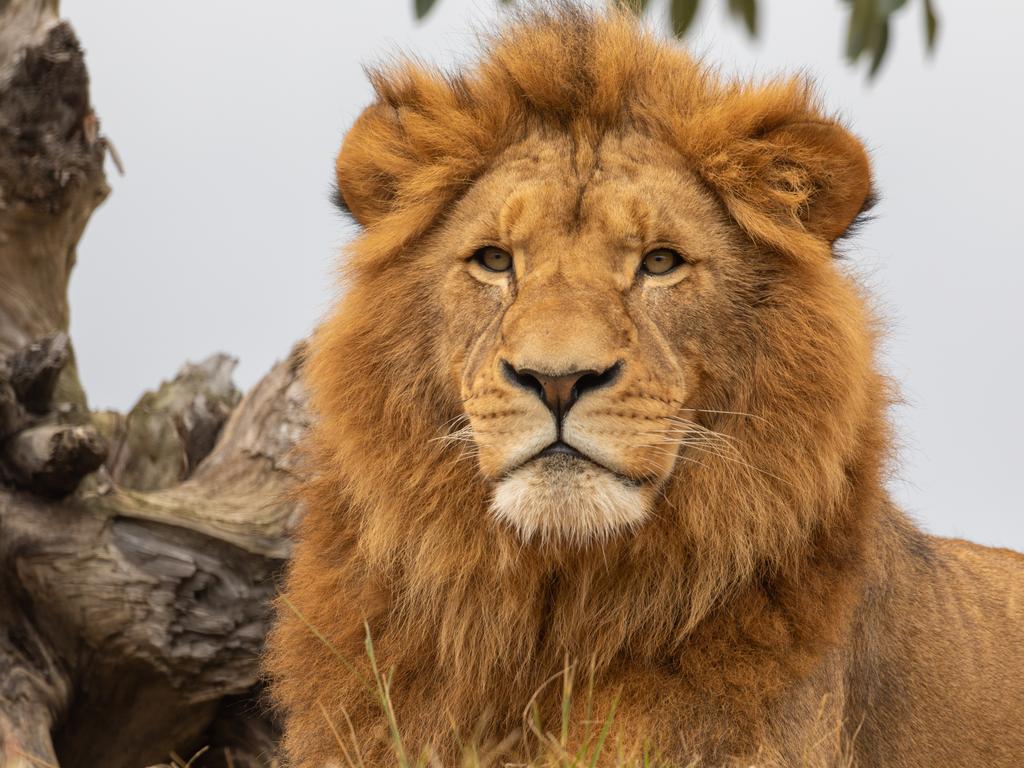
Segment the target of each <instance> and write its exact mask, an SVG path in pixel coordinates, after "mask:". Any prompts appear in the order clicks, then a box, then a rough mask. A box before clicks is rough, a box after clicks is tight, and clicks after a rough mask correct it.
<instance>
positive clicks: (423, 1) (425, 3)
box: [413, 0, 437, 19]
mask: <svg viewBox="0 0 1024 768" xmlns="http://www.w3.org/2000/svg"><path fill="white" fill-rule="evenodd" d="M436 2H437V0H414V5H413V7H414V9H415V11H416V18H417V19H422V18H423V17H424V16H426V15H427V14H428V13H430V9H431V8H433V7H434V3H436Z"/></svg>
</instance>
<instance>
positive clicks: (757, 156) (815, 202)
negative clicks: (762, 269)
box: [708, 120, 871, 255]
mask: <svg viewBox="0 0 1024 768" xmlns="http://www.w3.org/2000/svg"><path fill="white" fill-rule="evenodd" d="M723 156H724V157H727V158H728V161H727V162H726V163H723V166H721V167H719V168H717V169H714V168H712V169H709V170H710V171H711V178H709V179H708V181H709V182H710V183H711V184H712V186H714V187H716V188H717V189H718V190H719V192H720V194H721V195H722V197H723V199H724V201H725V203H726V206H727V207H728V208H729V210H730V212H731V213H732V214H733V216H734V217H735V218H736V220H737V222H739V224H740V225H741V226H742V227H743V228H744V229H746V230H747V232H748V233H749V234H750V235H751V236H752V237H753V238H754V239H755V240H759V241H761V242H764V243H766V244H767V245H769V246H772V247H774V248H776V249H777V250H781V251H783V252H788V253H791V254H794V255H797V254H799V253H807V252H808V251H817V252H822V251H823V250H826V249H827V251H828V252H831V246H832V243H834V242H835V241H836V240H837V239H838V238H840V237H841V236H842V235H843V234H845V233H846V231H847V230H848V229H849V228H850V225H851V224H852V223H853V222H854V220H855V219H856V218H857V216H858V214H860V213H861V212H862V211H863V210H865V208H866V207H868V205H869V201H870V199H871V166H870V163H869V161H868V155H867V152H866V151H865V150H864V147H863V145H862V144H861V143H860V141H858V140H857V139H856V138H855V137H854V136H853V135H852V134H851V133H850V132H849V131H847V130H846V129H845V128H843V127H842V126H841V125H839V124H838V123H834V122H826V121H816V120H800V121H794V122H790V123H786V124H784V125H782V126H780V127H777V128H774V129H772V130H770V131H767V132H765V133H763V134H761V135H759V136H757V137H753V138H747V139H744V140H742V141H740V142H737V144H736V145H734V146H733V147H732V148H730V150H728V151H726V152H725V153H723V155H720V157H723Z"/></svg>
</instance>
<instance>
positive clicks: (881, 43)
mask: <svg viewBox="0 0 1024 768" xmlns="http://www.w3.org/2000/svg"><path fill="white" fill-rule="evenodd" d="M873 37H874V40H873V41H872V52H873V55H872V57H871V69H869V70H868V77H872V78H873V77H874V76H875V75H876V74H878V68H879V67H881V66H882V60H883V59H884V58H885V51H886V49H887V48H888V47H889V20H888V19H883V20H882V21H881V22H879V26H878V27H877V30H876V32H875V34H874V35H873Z"/></svg>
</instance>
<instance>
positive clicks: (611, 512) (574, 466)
mask: <svg viewBox="0 0 1024 768" xmlns="http://www.w3.org/2000/svg"><path fill="white" fill-rule="evenodd" d="M649 508H650V493H649V491H647V490H646V489H645V488H643V487H641V486H639V485H635V484H633V483H630V482H628V481H626V480H623V479H622V478H619V477H616V476H615V475H613V474H612V473H610V472H608V471H606V470H604V469H602V468H600V467H598V466H595V465H593V464H589V463H587V462H581V461H578V460H575V459H563V458H561V457H550V458H546V459H541V460H538V461H531V462H530V463H529V464H525V465H523V466H521V467H519V468H518V469H516V470H514V471H513V472H512V473H511V474H509V475H508V476H507V477H505V478H504V479H502V480H501V481H500V482H499V483H498V484H497V486H496V487H495V489H494V496H493V498H492V499H491V513H492V514H493V515H494V516H495V517H496V518H498V520H500V521H502V522H503V523H506V524H507V525H510V526H511V527H512V528H514V529H515V530H516V532H517V533H518V534H519V536H520V538H522V539H523V541H529V540H531V539H533V538H535V537H537V538H539V539H541V540H544V541H546V540H552V539H557V540H561V541H565V542H569V543H573V544H585V543H587V542H589V541H592V540H594V539H603V538H607V537H608V536H610V535H611V534H613V533H615V532H617V531H621V530H623V529H628V528H633V527H635V526H637V525H639V524H640V523H641V522H642V521H643V519H644V518H645V517H646V516H647V512H648V510H649Z"/></svg>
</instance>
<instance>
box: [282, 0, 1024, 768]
mask: <svg viewBox="0 0 1024 768" xmlns="http://www.w3.org/2000/svg"><path fill="white" fill-rule="evenodd" d="M370 77H371V80H372V83H373V86H374V89H375V91H376V101H375V102H374V103H373V104H372V105H371V106H370V107H369V108H367V109H366V110H365V111H364V112H363V114H362V115H361V116H360V117H359V119H358V120H357V121H356V123H355V125H354V126H353V127H352V129H351V130H350V132H349V133H348V135H347V137H346V140H345V142H344V145H343V147H342V150H341V152H340V154H339V156H338V161H337V168H336V170H337V177H338V186H339V191H340V195H339V199H340V201H341V202H342V204H343V205H344V206H345V207H346V208H347V209H348V210H349V211H350V213H351V215H352V216H353V217H354V219H355V220H356V221H357V222H358V224H359V225H360V231H359V234H358V237H357V238H356V239H355V240H354V242H353V243H351V244H350V245H349V246H348V248H347V259H346V263H345V267H344V278H343V280H344V284H345V295H344V297H343V298H342V299H341V300H340V301H339V302H338V304H337V306H336V308H335V309H334V310H333V312H332V313H331V314H330V316H329V317H328V318H327V319H326V320H325V321H324V322H323V324H322V325H321V326H320V328H319V329H318V330H317V332H316V334H315V336H314V339H313V341H312V343H311V347H310V351H309V354H308V359H307V361H306V363H305V368H304V370H305V374H304V375H305V381H306V384H307V386H308V389H309V392H310V396H311V406H312V410H313V413H314V425H313V427H312V428H311V432H310V434H309V435H308V437H307V438H306V439H305V445H304V447H305V451H306V456H307V459H308V464H309V467H308V477H307V478H306V479H305V480H304V482H303V485H302V487H301V491H300V492H301V497H302V499H303V502H304V505H305V508H306V513H305V517H304V519H303V520H302V522H301V525H300V529H299V533H298V541H297V545H296V549H295V553H294V559H293V561H292V563H291V565H290V568H289V573H288V577H287V585H286V587H285V590H284V597H283V598H282V600H281V601H280V602H279V604H278V620H277V625H276V628H275V630H274V632H273V634H272V637H271V640H270V643H269V650H268V655H267V669H268V672H269V675H270V678H271V685H272V694H273V697H274V699H275V701H276V703H277V704H278V706H279V707H280V709H281V711H282V713H283V716H284V723H285V749H286V752H287V754H288V756H289V758H290V760H291V764H293V765H296V766H320V765H324V764H325V763H330V762H331V761H335V762H337V763H339V764H340V763H341V753H340V751H339V747H338V745H337V742H336V740H335V737H334V735H333V731H332V725H331V724H332V723H334V724H338V727H339V728H341V729H342V730H344V729H345V728H346V727H347V726H344V723H345V722H346V719H347V720H348V721H349V722H350V723H351V726H352V728H353V731H354V733H355V734H356V735H357V737H358V740H359V741H360V742H361V743H362V745H363V748H364V749H365V750H366V751H365V753H364V759H365V760H366V763H367V765H376V764H382V765H383V764H389V763H391V762H393V760H394V756H393V754H392V753H391V752H390V747H389V746H388V736H387V724H386V718H385V717H384V716H383V715H382V713H381V709H380V704H379V702H378V701H377V700H376V698H375V695H374V693H373V691H372V690H371V688H372V686H371V685H369V684H368V682H367V681H368V679H369V678H370V677H371V674H370V671H369V667H368V661H367V659H366V656H365V653H364V650H363V648H364V646H363V643H364V636H365V633H366V632H367V630H368V631H369V633H370V635H371V636H372V641H373V648H374V651H375V654H376V659H377V661H378V663H379V665H380V668H381V669H382V670H391V671H392V677H391V681H390V690H391V696H392V699H393V704H394V712H395V715H396V718H397V720H398V722H399V725H400V728H401V730H402V732H403V734H404V737H405V743H406V745H407V747H408V748H409V749H410V750H414V751H415V750H419V749H421V748H424V747H426V746H427V745H430V748H431V749H433V750H435V752H436V754H438V755H440V756H441V759H442V760H443V761H444V762H446V763H449V762H454V761H455V760H456V756H457V754H458V744H459V743H460V741H459V739H460V738H462V739H468V738H470V737H471V735H472V734H474V733H476V734H477V735H478V736H479V735H480V734H482V737H481V738H483V739H484V740H485V741H486V740H488V739H491V740H494V741H498V740H500V739H502V738H504V737H505V736H507V735H508V734H511V733H514V732H515V731H516V729H518V728H520V727H521V726H522V717H523V711H524V708H525V707H527V706H528V704H529V703H530V702H531V701H532V702H535V703H536V704H537V706H538V708H539V711H540V713H541V717H542V719H543V718H551V717H554V718H555V719H556V720H557V716H558V707H559V696H558V694H559V692H560V691H561V685H560V684H555V685H553V686H552V685H547V686H546V687H545V683H546V681H549V680H550V678H551V677H552V676H556V675H558V673H559V672H560V671H562V670H563V669H565V665H566V663H567V660H568V663H569V665H570V667H571V668H572V669H574V670H576V673H575V674H576V677H577V680H582V679H583V678H585V677H588V676H589V679H590V684H591V685H592V688H593V690H592V693H593V696H592V697H591V701H590V702H589V706H591V707H593V708H594V711H597V712H604V711H606V710H608V709H609V708H610V706H611V704H612V701H613V700H614V701H615V702H616V706H617V710H618V714H617V715H616V718H615V721H614V722H615V731H614V738H615V739H617V740H618V742H619V743H620V745H624V746H623V749H626V750H627V753H628V750H629V749H630V748H633V747H636V746H637V745H638V744H640V743H641V742H647V743H649V744H653V745H654V747H655V748H656V749H657V750H658V751H660V752H661V753H662V754H664V755H665V756H667V758H668V760H669V762H670V763H672V762H686V761H687V760H689V758H690V757H691V756H699V757H702V758H703V759H704V760H705V761H708V763H709V764H717V763H720V762H722V761H724V760H726V759H729V758H733V757H741V758H745V759H753V758H756V757H760V758H761V759H764V760H766V761H768V762H770V761H776V762H779V763H781V764H798V763H802V762H805V761H806V762H815V761H816V764H829V765H830V764H833V763H835V762H837V761H838V760H839V759H841V758H840V755H844V754H845V755H846V756H847V758H849V759H851V760H856V761H859V762H858V764H863V765H883V764H884V765H887V766H904V765H906V766H910V765H931V764H963V765H968V764H970V765H981V764H984V765H1010V764H1011V761H1012V759H1013V756H1014V755H1016V757H1017V758H1018V759H1020V758H1022V757H1024V714H1022V712H1024V704H1022V703H1021V702H1024V672H1022V670H1024V664H1022V660H1021V653H1022V648H1024V630H1022V628H1021V627H1022V625H1024V588H1022V586H1021V585H1022V584H1024V578H1022V573H1024V566H1022V563H1021V559H1020V558H1019V557H1018V556H1015V555H1012V554H1010V553H1006V552H998V551H994V550H993V551H986V550H982V549H981V548H977V547H973V546H972V545H968V544H966V543H963V542H949V541H944V540H940V539H935V538H932V537H929V536H926V535H925V534H923V533H921V532H919V531H918V530H917V529H916V528H915V527H914V526H913V525H912V524H911V523H910V522H909V521H908V520H907V518H906V517H905V516H904V515H903V514H902V513H901V512H899V511H898V510H897V509H895V508H894V507H893V505H892V504H891V502H890V501H889V499H888V496H887V494H886V491H885V488H884V482H885V479H886V475H887V471H888V465H889V459H890V443H891V440H890V434H889V426H888V422H887V415H886V414H887V410H888V407H889V405H890V403H891V402H892V393H891V391H890V386H889V384H888V383H887V381H886V379H885V378H884V377H883V376H882V375H881V374H880V373H879V371H878V366H877V364H876V361H875V352H874V350H875V346H876V337H877V331H876V327H875V323H874V321H873V320H872V317H871V314H870V312H869V311H868V310H867V309H866V308H865V307H866V302H865V300H864V298H863V296H862V291H861V290H860V288H859V287H858V286H857V283H856V282H855V280H853V279H852V278H851V277H850V276H849V275H848V274H846V272H845V271H844V270H843V269H842V268H840V267H839V266H838V265H837V262H836V260H835V258H834V244H835V242H836V241H837V240H838V239H839V238H840V237H841V236H843V235H844V234H847V233H848V232H849V230H850V227H851V223H852V222H853V221H854V219H855V218H856V216H857V214H858V213H860V212H862V211H864V210H866V209H867V208H868V207H869V205H870V201H871V199H872V195H871V180H870V171H869V165H868V158H867V155H866V153H865V152H864V150H863V149H862V147H861V145H860V143H859V142H858V141H857V140H856V139H855V138H854V137H853V136H852V135H851V134H849V133H848V132H847V131H846V130H845V129H844V128H842V126H841V125H840V124H839V123H838V122H837V121H836V120H835V119H834V118H833V117H831V116H829V115H828V114H826V112H825V111H824V110H823V108H822V106H821V104H820V103H819V101H818V100H817V98H816V97H815V94H814V91H813V89H812V87H811V86H810V85H809V84H808V82H806V80H804V79H801V78H793V79H779V80H767V81H763V82H746V81H730V80H726V79H724V78H722V77H721V76H719V75H718V74H717V73H716V72H715V71H714V70H712V69H710V68H709V67H707V66H705V65H704V64H702V63H701V62H699V61H697V60H694V59H693V58H691V57H690V56H689V55H687V54H686V53H685V52H683V51H681V50H679V49H678V48H676V47H674V46H673V45H671V44H669V43H667V42H664V41H660V40H658V39H657V38H656V37H655V36H654V35H653V34H652V33H650V32H649V31H646V30H644V29H643V27H642V26H641V25H640V24H639V23H637V22H636V21H635V20H633V19H632V18H631V17H630V16H629V15H628V14H625V13H621V12H618V11H604V12H595V11H591V10H586V9H583V8H581V7H579V6H577V5H575V4H572V3H560V4H554V5H551V4H549V5H547V6H545V7H544V8H541V9H539V10H538V9H533V10H531V11H528V12H520V13H519V14H518V15H515V16H513V17H512V19H511V21H510V22H509V23H508V24H507V25H506V26H505V27H504V28H503V30H502V31H501V32H500V33H499V34H497V35H494V36H492V37H490V38H488V40H487V42H486V44H485V46H484V53H483V54H482V55H481V57H480V59H479V61H478V62H477V63H476V64H475V65H474V66H473V67H471V68H468V69H466V70H465V71H461V72H457V73H448V72H441V71H438V70H435V69H432V68H429V67H427V66H424V65H422V64H419V63H416V62H412V61H403V62H400V63H397V64H392V65H389V66H387V67H385V68H382V69H378V70H376V71H373V72H372V73H371V75H370ZM624 129H628V130H630V131H634V132H637V133H640V134H642V135H644V136H649V137H652V138H653V139H655V140H656V141H657V142H659V143H660V145H662V146H665V147H667V148H668V149H669V150H671V151H672V152H674V153H675V154H676V156H677V157H678V162H679V164H680V165H681V166H685V167H686V168H687V169H689V171H690V172H692V173H693V174H694V175H695V177H696V178H697V179H699V182H700V184H701V185H703V188H704V189H706V190H707V192H708V193H709V194H710V195H711V196H713V197H714V199H715V200H716V201H718V204H719V205H720V206H721V210H722V211H723V212H724V213H723V215H725V216H726V217H728V220H729V221H730V222H732V226H734V227H736V231H737V232H739V233H741V235H742V237H743V238H745V243H746V246H745V247H746V248H747V250H748V253H749V258H750V259H764V260H765V261H766V263H770V264H771V265H773V266H772V267H771V268H770V269H768V268H766V270H765V272H764V273H762V276H763V280H762V281H761V283H760V284H759V285H758V286H756V289H753V288H752V289H751V291H752V292H753V294H754V295H755V298H754V299H753V300H751V302H750V303H751V305H756V313H757V314H756V319H755V320H754V321H752V322H751V324H750V325H749V326H748V330H747V332H746V336H745V337H744V338H742V339H738V340H736V344H738V345H742V347H743V348H744V349H745V350H747V352H746V353H745V354H744V355H743V356H741V357H740V358H737V360H738V362H737V370H735V371H733V372H731V374H730V375H729V376H728V377H726V378H724V379H722V381H723V382H725V383H721V384H720V385H717V388H713V389H712V391H710V392H708V393H706V400H705V402H706V403H709V404H713V405H709V406H708V409H707V410H708V413H712V409H715V412H717V413H718V415H717V416H714V417H713V426H714V428H715V429H716V430H717V431H718V432H720V433H723V434H726V435H728V436H729V437H730V438H732V439H734V441H735V442H734V444H735V445H736V446H737V448H736V450H737V451H738V452H739V460H737V461H730V462H716V461H707V462H701V463H690V462H680V463H679V464H678V466H677V467H676V469H675V471H674V474H673V475H672V477H671V479H670V480H669V481H668V482H667V483H666V485H665V486H664V488H663V489H662V493H661V494H660V496H659V498H658V502H657V504H656V506H655V509H654V513H653V514H652V516H651V517H650V519H648V520H646V522H644V524H643V525H640V526H638V527H637V528H636V529H635V530H634V531H632V532H630V533H629V534H628V535H620V536H609V537H605V538H602V539H600V540H595V541H592V542H589V543H583V544H580V545H577V546H565V545H560V544H559V543H557V542H547V543H542V544H539V543H535V542H524V541H523V540H522V539H521V538H520V537H518V536H517V535H516V532H515V531H514V530H511V529H510V528H508V527H507V526H502V525H501V524H499V522H497V521H495V520H494V519H493V517H492V516H491V515H490V514H489V511H488V510H489V506H488V505H489V503H490V491H489V489H488V486H487V484H486V483H485V482H484V481H483V480H482V478H481V477H480V474H479V472H478V471H477V468H476V467H475V466H474V463H473V461H472V460H471V459H472V457H470V460H467V457H466V455H465V454H464V452H463V451H462V450H461V448H460V446H459V445H453V444H452V443H451V442H446V441H443V440H438V439H437V437H438V436H439V435H443V434H446V433H447V432H448V431H450V425H451V424H452V423H457V421H458V420H459V419H460V417H461V416H462V414H463V412H464V411H463V402H462V400H461V398H460V391H459V388H458V386H457V385H455V384H454V383H453V382H452V381H451V378H452V377H451V374H450V372H449V370H448V369H447V368H446V367H445V355H446V354H448V353H449V352H450V350H445V349H444V348H442V346H441V345H439V342H438V339H439V336H440V330H439V323H441V322H442V321H441V315H442V312H441V308H440V307H439V306H438V291H437V286H436V285H433V284H431V282H430V281H429V280H427V279H426V278H425V275H426V274H428V273H425V272H424V271H422V270H420V269H417V267H416V264H417V261H416V260H417V252H418V245H419V244H420V243H422V242H423V241H424V240H425V239H427V238H429V237H430V236H431V233H432V232H433V231H434V230H435V229H436V228H437V227H438V226H439V223H441V222H444V221H445V218H446V216H447V214H448V212H449V211H450V210H451V208H452V206H453V205H455V204H456V202H457V201H458V200H459V199H460V198H461V197H462V196H463V195H464V194H466V192H467V190H468V189H470V188H471V187H472V185H473V184H474V183H475V182H476V180H478V179H479V178H481V177H482V176H483V175H484V174H485V173H487V171H488V170H489V169H490V168H491V167H492V166H493V164H494V163H495V160H496V158H498V157H499V156H500V155H501V153H502V152H504V151H506V150H507V149H508V148H509V147H512V146H514V145H516V144H517V143H518V142H521V141H523V140H524V138H525V137H527V136H529V135H531V134H535V133H537V132H547V133H553V134H558V135H560V136H566V137H569V138H570V139H571V141H572V142H573V143H574V146H575V145H579V146H595V145H596V144H598V143H599V142H600V139H601V137H602V136H603V135H605V134H606V133H608V132H610V131H621V130H624ZM740 360H742V362H739V361H740ZM730 414H734V415H730ZM735 414H753V415H755V416H756V418H742V417H740V416H737V415H735ZM709 418H711V417H709ZM996 595H1003V596H1004V597H997V596H996ZM951 628H955V629H956V630H957V632H958V633H959V634H953V633H951ZM1014 644H1016V645H1014ZM1001 649H1002V650H1001ZM958 658H960V659H965V660H964V661H963V664H964V665H966V667H958V666H957V661H956V660H957V659H958ZM999 659H1002V660H1003V662H1005V663H1003V664H1000V662H999ZM965 669H966V670H969V671H965ZM979 681H990V682H991V683H992V684H993V685H994V686H995V689H994V690H992V691H988V692H986V691H985V690H983V689H984V685H979ZM947 685H948V686H950V687H955V688H956V689H957V691H956V695H955V696H954V695H952V693H950V692H947ZM1013 696H1016V697H1017V698H1016V699H1013V700H1015V701H1016V705H1013V706H1010V705H1008V704H1007V703H1006V702H1008V701H1010V700H1011V697H1013ZM574 707H575V705H574ZM574 712H575V710H574ZM577 714H579V715H580V716H579V717H576V716H575V715H574V717H573V718H571V720H572V721H573V722H576V721H578V720H582V719H584V716H583V714H582V713H577ZM964 718H968V719H969V721H970V723H971V725H970V728H971V732H970V734H969V735H965V734H964V733H963V729H962V728H961V727H960V726H959V725H958V723H959V722H961V721H962V720H963V719H964ZM552 727H555V728H557V726H552ZM528 741H529V739H527V738H526V737H525V736H524V737H523V739H522V740H521V741H520V742H519V743H518V745H516V746H513V747H510V748H509V749H511V750H512V752H516V750H517V749H525V748H526V747H525V746H524V745H525V744H526V743H527V742H528ZM808 745H812V746H808Z"/></svg>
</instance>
